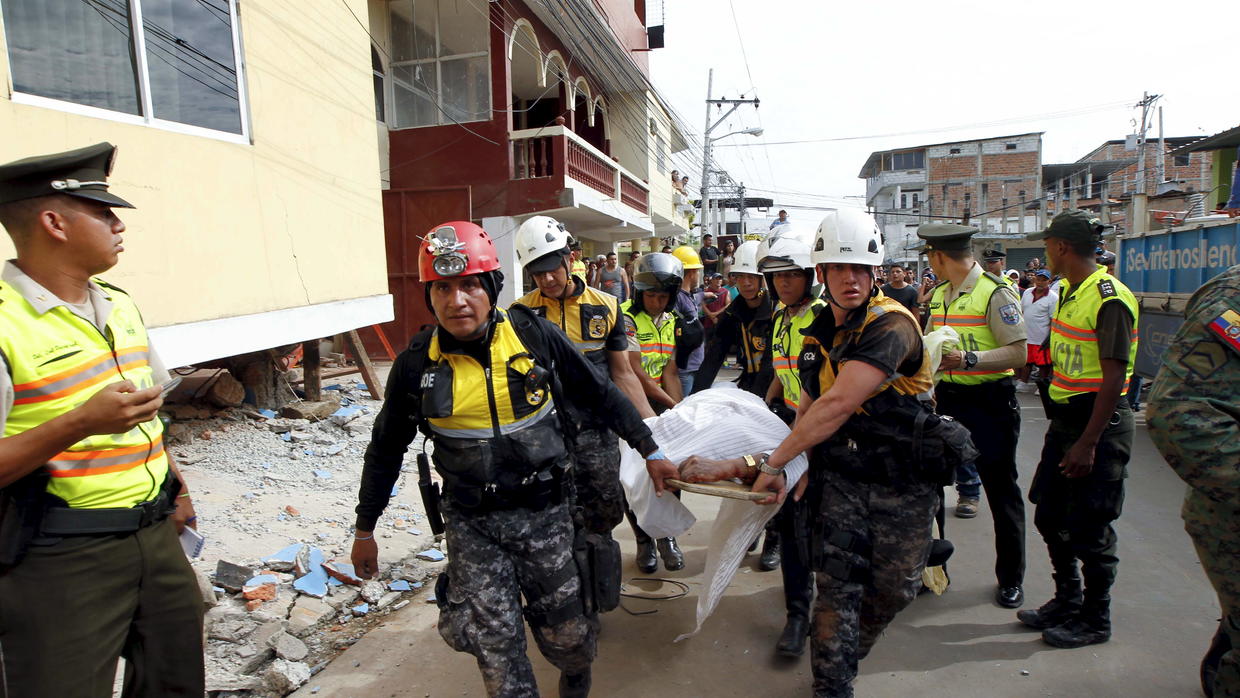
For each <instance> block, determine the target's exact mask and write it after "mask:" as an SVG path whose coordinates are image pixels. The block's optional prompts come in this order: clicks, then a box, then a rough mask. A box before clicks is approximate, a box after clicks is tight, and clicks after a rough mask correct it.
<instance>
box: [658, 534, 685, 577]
mask: <svg viewBox="0 0 1240 698" xmlns="http://www.w3.org/2000/svg"><path fill="white" fill-rule="evenodd" d="M659 556H660V557H662V558H663V567H665V568H666V569H667V571H668V572H675V571H676V570H679V569H684V566H685V554H684V553H683V552H681V551H680V546H679V545H676V539H675V538H660V539H659Z"/></svg>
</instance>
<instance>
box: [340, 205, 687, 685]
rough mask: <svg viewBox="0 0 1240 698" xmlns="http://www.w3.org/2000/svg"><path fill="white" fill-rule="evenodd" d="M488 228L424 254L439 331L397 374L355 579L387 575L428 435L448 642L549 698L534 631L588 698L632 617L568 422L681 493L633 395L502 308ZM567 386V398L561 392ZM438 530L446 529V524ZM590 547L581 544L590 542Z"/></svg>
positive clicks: (363, 514) (486, 669)
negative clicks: (595, 675)
mask: <svg viewBox="0 0 1240 698" xmlns="http://www.w3.org/2000/svg"><path fill="white" fill-rule="evenodd" d="M499 266H500V265H499V261H498V259H497V257H496V253H495V248H494V246H493V245H492V244H491V239H490V237H489V236H488V235H487V233H486V232H485V231H484V230H483V229H482V228H480V227H479V226H477V225H475V224H473V223H469V222H463V221H453V222H449V223H444V224H442V225H440V226H438V227H436V228H435V229H434V230H433V231H431V232H430V233H429V234H428V235H427V236H426V237H425V238H424V239H423V242H422V246H421V250H420V251H419V260H418V268H419V272H420V275H421V278H422V281H423V282H424V283H425V284H426V300H427V305H429V306H430V308H431V310H432V311H433V312H434V314H435V319H436V321H437V325H436V326H435V327H433V328H430V329H428V330H424V331H423V332H420V333H419V334H417V335H416V336H415V337H414V338H413V340H412V341H411V342H410V344H409V348H408V349H406V350H405V351H403V352H401V354H400V356H398V357H397V358H396V362H395V363H394V364H393V366H392V373H391V377H390V378H389V380H388V387H387V395H386V397H385V400H384V404H383V409H382V410H380V412H379V415H378V417H376V419H375V427H374V432H373V435H372V437H371V442H370V446H369V448H367V450H366V456H365V466H364V468H363V470H362V483H361V489H360V492H359V493H358V499H359V503H358V506H357V523H356V529H357V531H356V535H355V539H354V543H353V555H352V557H353V563H354V565H356V567H357V571H358V572H359V573H360V574H361V575H362V576H363V577H365V578H370V577H372V576H374V575H375V574H376V573H377V572H378V548H377V546H376V544H375V540H374V529H375V523H376V521H377V520H378V518H379V516H380V515H381V514H382V513H383V509H384V507H385V506H386V505H387V502H388V498H389V495H390V493H391V491H392V486H393V485H394V484H395V483H396V479H397V478H398V477H399V475H400V468H401V461H402V460H403V457H404V453H405V450H406V449H407V448H408V446H409V444H410V442H412V441H413V437H414V429H415V428H416V429H418V430H420V431H422V433H423V434H425V435H426V437H427V438H428V439H430V440H431V442H432V443H433V444H434V453H433V455H432V459H433V461H434V464H435V468H436V470H437V471H438V472H439V475H440V476H441V477H442V478H443V484H444V493H443V499H442V502H441V503H440V507H441V510H442V514H443V526H444V530H445V532H446V536H447V541H448V548H449V551H450V553H451V557H450V558H449V560H448V569H447V571H446V572H445V573H444V574H442V575H440V578H439V581H438V583H437V584H436V587H435V596H436V599H437V600H438V603H439V608H440V616H439V634H440V635H441V636H443V638H444V640H445V641H446V642H447V643H448V645H449V646H451V647H452V648H453V649H456V650H457V651H460V652H468V653H469V654H472V655H474V657H475V658H477V661H478V668H479V669H480V670H481V671H482V678H483V682H484V683H485V685H486V690H487V694H488V695H489V696H531V695H538V689H537V685H536V684H535V681H534V672H533V669H532V667H531V665H530V661H529V658H528V657H527V656H526V653H525V629H524V626H523V624H522V618H523V617H524V618H525V619H527V620H528V621H529V623H530V626H531V629H532V631H533V636H534V640H535V642H536V643H537V644H538V648H539V650H540V651H541V652H542V653H543V656H545V657H546V658H547V660H548V661H550V662H551V663H552V664H554V665H555V666H556V667H558V668H559V669H560V671H561V675H560V695H561V696H585V695H587V694H588V693H589V689H590V663H591V662H592V661H593V659H594V655H595V653H596V649H597V645H596V642H597V631H598V620H597V613H598V612H599V611H601V610H609V607H614V605H615V603H617V602H618V593H619V589H618V588H610V587H609V585H611V583H612V577H611V576H610V575H605V574H600V575H594V574H593V571H594V570H595V569H599V568H602V567H605V566H606V565H607V564H615V565H618V564H619V561H618V559H619V554H620V552H619V546H617V545H616V544H615V542H614V541H611V540H610V539H608V540H607V541H600V540H598V539H588V538H587V537H586V535H585V533H584V532H582V534H580V535H576V536H575V534H574V529H573V521H572V518H571V513H570V508H569V507H570V504H571V502H570V501H569V500H570V497H567V496H566V492H565V489H566V487H567V486H568V484H569V483H568V481H567V478H566V475H567V474H568V471H569V470H570V465H571V460H570V458H569V454H568V451H567V449H566V448H565V446H564V438H565V433H564V432H565V427H571V422H572V420H567V419H563V416H564V414H565V413H566V412H567V411H569V410H570V409H576V410H581V411H589V412H592V413H596V414H601V415H606V416H607V417H608V419H609V425H608V426H610V427H611V428H612V429H613V430H614V431H615V432H616V433H618V434H619V435H620V436H621V437H622V438H623V439H624V440H625V441H627V442H628V443H629V445H630V446H632V447H633V448H634V449H636V450H637V451H638V452H640V453H641V454H643V455H644V456H645V457H646V459H647V466H648V469H649V470H650V472H651V476H652V477H655V478H656V479H658V480H659V481H660V484H662V483H661V481H662V479H663V478H665V477H676V467H675V466H674V465H672V463H670V462H669V461H667V460H666V459H665V458H664V457H663V455H662V454H661V453H659V450H658V446H657V445H656V444H655V442H654V440H653V439H652V438H651V434H650V430H649V428H647V427H646V425H645V424H644V423H643V422H642V421H641V419H640V418H639V417H638V415H637V413H636V411H634V408H633V406H632V404H631V403H630V402H629V401H628V399H627V398H625V397H624V395H623V394H622V393H621V392H620V390H619V389H618V388H617V387H616V386H615V384H613V383H612V382H611V381H609V380H608V379H607V378H606V377H604V376H603V375H602V374H601V373H599V372H597V371H595V370H594V369H593V368H592V367H591V365H590V363H589V361H588V359H586V358H585V356H583V355H582V354H581V353H580V352H579V351H577V349H576V348H575V347H574V346H573V344H572V343H571V342H570V341H569V340H568V339H567V337H565V336H564V335H563V334H562V333H561V332H559V331H558V330H557V329H555V327H554V326H553V325H551V324H549V323H548V322H547V321H546V320H543V319H542V318H539V317H538V316H537V315H535V314H534V313H533V311H531V310H529V309H528V308H526V307H524V306H521V305H516V306H513V307H512V308H511V309H509V310H507V311H505V310H501V309H499V308H496V306H495V302H496V297H497V296H498V295H499V292H500V289H501V288H502V286H503V281H504V277H503V274H502V273H501V272H500V270H499ZM561 386H563V389H561ZM428 516H431V517H432V527H437V526H438V525H439V523H438V522H436V521H435V520H434V514H433V511H432V510H431V509H430V508H428ZM575 538H576V540H575Z"/></svg>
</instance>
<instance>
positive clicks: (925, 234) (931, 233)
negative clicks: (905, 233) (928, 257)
mask: <svg viewBox="0 0 1240 698" xmlns="http://www.w3.org/2000/svg"><path fill="white" fill-rule="evenodd" d="M976 232H977V228H974V227H973V226H969V225H957V224H955V223H926V224H924V225H922V226H920V227H919V228H917V237H919V238H921V239H922V240H925V241H926V252H939V251H952V250H967V249H969V240H970V239H971V238H972V237H973V234H974V233H976Z"/></svg>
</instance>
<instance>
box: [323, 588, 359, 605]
mask: <svg viewBox="0 0 1240 698" xmlns="http://www.w3.org/2000/svg"><path fill="white" fill-rule="evenodd" d="M358 596H361V592H360V591H359V590H358V588H357V587H351V586H339V587H336V588H335V589H333V590H332V595H331V596H329V597H327V598H326V599H324V601H326V602H327V604H328V605H329V606H331V607H332V608H336V609H340V608H345V607H347V606H348V605H349V604H351V603H353V602H354V601H355V600H356V599H357V597H358Z"/></svg>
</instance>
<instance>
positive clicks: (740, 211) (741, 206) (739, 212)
mask: <svg viewBox="0 0 1240 698" xmlns="http://www.w3.org/2000/svg"><path fill="white" fill-rule="evenodd" d="M745 213H746V211H745V183H744V182H741V184H740V186H739V187H737V188H736V219H737V220H738V221H740V225H739V226H738V227H739V228H740V230H741V240H744V239H745V233H746V232H748V231H746V230H745Z"/></svg>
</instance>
